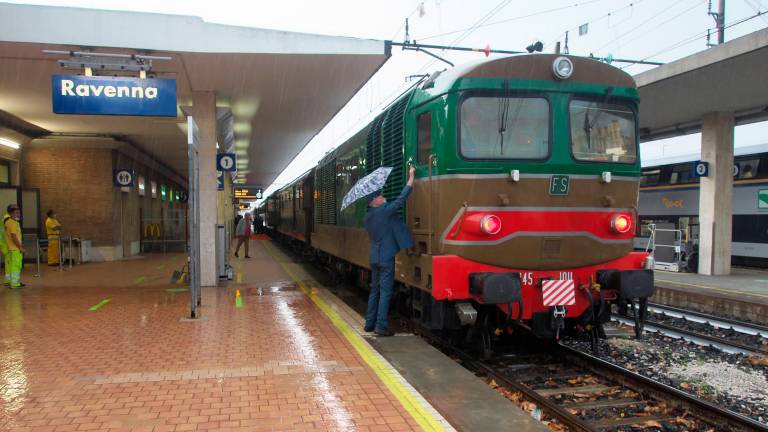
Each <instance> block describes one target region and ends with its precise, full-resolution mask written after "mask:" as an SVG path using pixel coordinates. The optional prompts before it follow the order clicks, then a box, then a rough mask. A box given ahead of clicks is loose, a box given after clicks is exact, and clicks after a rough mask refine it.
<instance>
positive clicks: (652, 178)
mask: <svg viewBox="0 0 768 432" xmlns="http://www.w3.org/2000/svg"><path fill="white" fill-rule="evenodd" d="M659 177H661V170H658V169H655V170H650V171H643V176H642V177H640V186H656V185H657V184H659Z"/></svg>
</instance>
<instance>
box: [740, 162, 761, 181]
mask: <svg viewBox="0 0 768 432" xmlns="http://www.w3.org/2000/svg"><path fill="white" fill-rule="evenodd" d="M736 165H738V166H739V177H738V178H739V179H751V178H755V176H757V168H758V166H759V165H760V159H749V160H743V161H738V162H736Z"/></svg>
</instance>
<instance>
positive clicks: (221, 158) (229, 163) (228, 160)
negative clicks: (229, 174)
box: [216, 153, 236, 171]
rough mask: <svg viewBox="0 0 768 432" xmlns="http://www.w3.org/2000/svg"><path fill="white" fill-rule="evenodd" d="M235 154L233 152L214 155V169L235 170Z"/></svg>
mask: <svg viewBox="0 0 768 432" xmlns="http://www.w3.org/2000/svg"><path fill="white" fill-rule="evenodd" d="M235 158H236V156H235V154H234V153H219V154H217V155H216V169H217V170H219V171H235V170H236V168H235V162H236V159H235Z"/></svg>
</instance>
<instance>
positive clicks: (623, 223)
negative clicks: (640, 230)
mask: <svg viewBox="0 0 768 432" xmlns="http://www.w3.org/2000/svg"><path fill="white" fill-rule="evenodd" d="M611 229H612V230H613V232H615V233H616V234H626V233H628V232H629V230H630V229H632V219H631V218H630V217H629V216H627V215H623V214H620V215H616V216H614V217H613V218H611Z"/></svg>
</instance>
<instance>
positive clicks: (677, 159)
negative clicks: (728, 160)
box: [642, 143, 768, 168]
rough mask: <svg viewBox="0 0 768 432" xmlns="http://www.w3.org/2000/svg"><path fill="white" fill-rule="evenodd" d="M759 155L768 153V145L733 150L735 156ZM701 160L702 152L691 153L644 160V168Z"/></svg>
mask: <svg viewBox="0 0 768 432" xmlns="http://www.w3.org/2000/svg"><path fill="white" fill-rule="evenodd" d="M759 153H768V143H767V144H755V145H750V146H743V147H736V148H734V150H733V155H734V156H748V155H753V154H759ZM699 159H701V152H698V153H689V154H684V155H678V156H670V157H663V158H656V159H648V160H643V161H642V167H643V168H652V167H658V166H664V165H674V164H679V163H685V162H693V161H696V160H699Z"/></svg>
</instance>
